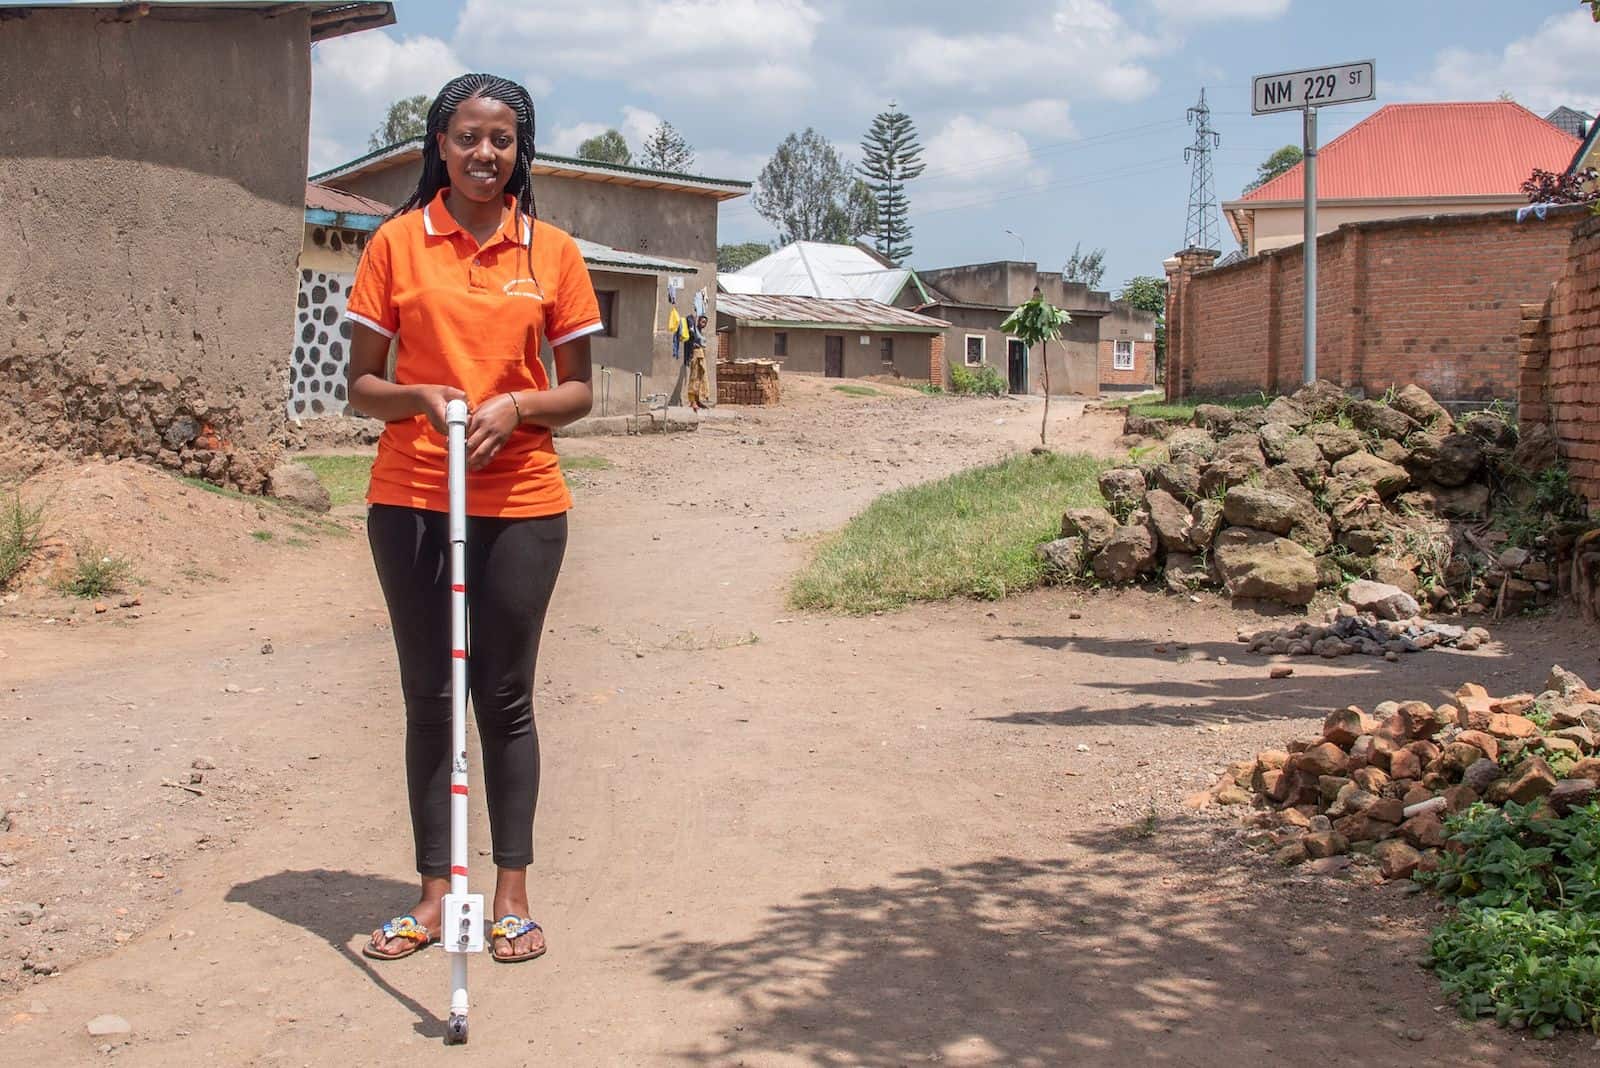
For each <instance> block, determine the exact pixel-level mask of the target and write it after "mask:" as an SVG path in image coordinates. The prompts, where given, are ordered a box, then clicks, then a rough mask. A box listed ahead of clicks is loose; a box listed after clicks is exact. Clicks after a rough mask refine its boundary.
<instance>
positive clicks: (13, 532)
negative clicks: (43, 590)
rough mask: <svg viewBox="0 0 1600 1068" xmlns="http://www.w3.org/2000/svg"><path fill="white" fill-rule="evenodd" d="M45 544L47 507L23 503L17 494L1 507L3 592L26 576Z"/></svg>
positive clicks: (0, 530)
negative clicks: (45, 511)
mask: <svg viewBox="0 0 1600 1068" xmlns="http://www.w3.org/2000/svg"><path fill="white" fill-rule="evenodd" d="M43 544H44V505H42V504H39V505H31V506H30V505H27V504H24V503H22V494H20V493H17V492H15V491H13V492H12V494H11V499H10V500H9V501H7V502H5V504H4V505H3V506H0V590H3V589H5V588H6V587H7V586H9V585H10V584H11V581H12V580H13V579H15V578H16V577H17V576H18V575H20V574H21V573H22V569H23V568H25V567H27V566H28V561H29V560H32V559H33V556H34V554H35V553H37V552H38V551H39V548H40V547H41V546H42V545H43Z"/></svg>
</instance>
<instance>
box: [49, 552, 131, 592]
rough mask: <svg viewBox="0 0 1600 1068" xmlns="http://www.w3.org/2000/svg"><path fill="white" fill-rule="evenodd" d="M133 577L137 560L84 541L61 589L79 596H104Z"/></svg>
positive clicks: (121, 586)
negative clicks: (134, 560)
mask: <svg viewBox="0 0 1600 1068" xmlns="http://www.w3.org/2000/svg"><path fill="white" fill-rule="evenodd" d="M132 578H133V562H132V561H130V560H129V559H128V558H127V557H125V556H122V555H120V554H118V553H113V552H112V551H111V550H110V549H108V548H105V547H104V546H100V545H96V544H95V543H93V542H84V543H82V544H81V545H79V546H78V549H77V554H76V558H75V559H74V561H73V565H72V571H71V573H70V574H68V575H67V577H66V578H64V579H62V581H61V592H62V593H70V594H72V595H73V596H75V597H101V596H104V595H105V594H108V593H116V592H118V591H119V590H121V589H122V588H123V587H124V586H125V585H126V584H127V583H128V582H129V581H130V580H131V579H132Z"/></svg>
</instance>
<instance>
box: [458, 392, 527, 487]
mask: <svg viewBox="0 0 1600 1068" xmlns="http://www.w3.org/2000/svg"><path fill="white" fill-rule="evenodd" d="M518 422H519V420H518V419H517V409H516V405H515V404H513V403H512V400H511V397H510V396H509V395H507V394H505V393H501V394H500V395H499V396H496V397H491V398H490V399H488V400H486V401H484V402H483V403H482V404H480V405H478V407H476V408H474V409H473V410H472V416H471V418H469V419H468V420H467V469H468V470H470V471H478V470H481V469H482V468H484V467H487V466H488V465H489V464H491V463H493V462H494V458H495V457H496V456H498V455H499V454H500V450H501V449H502V448H503V447H504V446H505V443H506V441H507V440H509V439H510V437H511V432H512V431H513V430H515V429H517V424H518Z"/></svg>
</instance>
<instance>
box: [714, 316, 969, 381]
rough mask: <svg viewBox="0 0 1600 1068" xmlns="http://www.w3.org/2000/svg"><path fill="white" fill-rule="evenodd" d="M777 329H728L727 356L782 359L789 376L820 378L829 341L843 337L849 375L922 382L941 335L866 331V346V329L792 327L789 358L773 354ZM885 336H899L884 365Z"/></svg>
mask: <svg viewBox="0 0 1600 1068" xmlns="http://www.w3.org/2000/svg"><path fill="white" fill-rule="evenodd" d="M775 333H778V331H776V330H773V329H770V328H767V327H734V328H733V329H730V330H727V331H724V332H723V333H722V334H720V335H719V336H720V337H723V338H725V339H728V342H729V343H730V344H731V346H732V348H731V353H730V352H729V350H728V349H726V348H725V349H724V354H725V357H726V358H732V359H740V360H753V359H773V360H777V361H778V364H779V366H780V368H781V369H782V371H783V372H784V373H785V374H808V375H821V374H824V373H825V372H826V369H827V359H826V357H827V339H828V338H829V337H838V338H842V339H843V340H844V377H846V378H866V377H867V376H869V375H893V374H897V375H899V376H900V377H901V378H911V379H915V380H917V381H919V382H926V381H927V380H928V368H929V365H930V363H931V362H932V351H933V350H932V344H933V338H934V337H936V336H938V335H936V334H912V333H900V332H898V331H896V332H890V331H884V330H873V331H870V332H868V333H867V336H868V337H869V338H870V339H871V343H870V344H867V345H863V344H861V335H862V333H863V331H860V330H853V331H850V332H848V333H846V332H844V331H840V330H822V329H818V330H796V329H794V328H793V327H790V328H789V329H787V330H785V331H783V333H785V334H788V335H789V337H788V354H787V355H786V356H777V355H774V354H773V351H772V348H773V340H772V335H773V334H775ZM885 337H892V338H894V363H893V364H892V365H885V364H884V362H883V355H882V352H883V350H882V341H883V339H884V338H885Z"/></svg>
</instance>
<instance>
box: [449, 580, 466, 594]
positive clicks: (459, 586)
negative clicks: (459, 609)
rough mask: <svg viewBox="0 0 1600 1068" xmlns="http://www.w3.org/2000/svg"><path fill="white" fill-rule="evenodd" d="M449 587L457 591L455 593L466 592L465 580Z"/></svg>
mask: <svg viewBox="0 0 1600 1068" xmlns="http://www.w3.org/2000/svg"><path fill="white" fill-rule="evenodd" d="M450 588H451V589H452V590H454V591H455V592H457V593H466V592H467V584H466V583H465V582H458V583H456V584H455V585H453V586H451V587H450Z"/></svg>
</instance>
